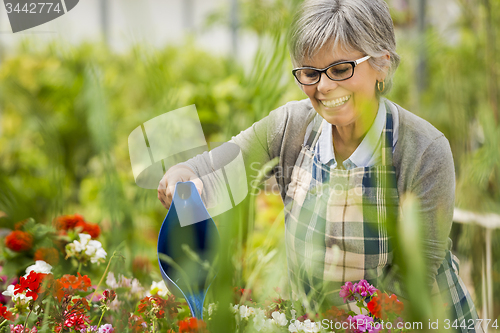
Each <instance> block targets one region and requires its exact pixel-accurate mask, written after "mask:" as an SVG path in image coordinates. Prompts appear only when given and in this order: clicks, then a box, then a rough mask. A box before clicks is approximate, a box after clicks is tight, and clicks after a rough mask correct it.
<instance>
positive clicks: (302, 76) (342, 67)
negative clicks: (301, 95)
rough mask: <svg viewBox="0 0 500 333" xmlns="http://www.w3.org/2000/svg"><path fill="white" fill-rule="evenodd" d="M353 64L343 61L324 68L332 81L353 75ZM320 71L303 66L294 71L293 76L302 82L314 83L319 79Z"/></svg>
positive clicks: (345, 78)
mask: <svg viewBox="0 0 500 333" xmlns="http://www.w3.org/2000/svg"><path fill="white" fill-rule="evenodd" d="M353 72H354V66H352V64H351V63H344V64H338V65H335V66H332V67H330V68H328V69H327V70H326V75H327V76H328V77H329V78H330V79H331V80H334V81H341V80H347V79H348V78H350V77H351V76H352V75H353ZM320 76H321V73H320V72H319V71H317V70H316V69H312V68H303V69H299V70H298V71H296V72H295V77H296V78H297V80H299V82H300V83H302V84H314V83H316V82H318V81H319V80H320Z"/></svg>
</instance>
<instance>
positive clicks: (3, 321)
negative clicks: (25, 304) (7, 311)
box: [0, 319, 7, 327]
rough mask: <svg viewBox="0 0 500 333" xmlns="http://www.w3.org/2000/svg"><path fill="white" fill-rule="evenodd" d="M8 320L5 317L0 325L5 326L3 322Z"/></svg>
mask: <svg viewBox="0 0 500 333" xmlns="http://www.w3.org/2000/svg"><path fill="white" fill-rule="evenodd" d="M6 322H7V319H4V320H3V321H2V323H1V324H0V327H2V326H3V324H5V323H6Z"/></svg>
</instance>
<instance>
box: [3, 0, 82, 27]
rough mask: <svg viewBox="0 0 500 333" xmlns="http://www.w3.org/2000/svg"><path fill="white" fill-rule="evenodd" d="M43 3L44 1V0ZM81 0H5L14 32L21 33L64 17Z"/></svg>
mask: <svg viewBox="0 0 500 333" xmlns="http://www.w3.org/2000/svg"><path fill="white" fill-rule="evenodd" d="M42 1H43V0H42ZM78 2H79V0H45V1H44V2H38V1H33V0H4V4H5V9H6V10H7V16H8V17H9V21H10V26H11V27H12V32H14V33H15V32H19V31H23V30H27V29H31V28H33V27H36V26H39V25H41V24H44V23H47V22H49V21H52V20H54V19H56V18H58V17H59V16H63V15H64V14H66V13H67V12H69V11H70V10H72V9H73V8H75V6H76V5H77V4H78Z"/></svg>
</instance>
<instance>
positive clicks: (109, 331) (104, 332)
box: [99, 324, 115, 333]
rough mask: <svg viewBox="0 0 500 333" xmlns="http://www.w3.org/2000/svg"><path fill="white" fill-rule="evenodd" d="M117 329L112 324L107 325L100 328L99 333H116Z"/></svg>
mask: <svg viewBox="0 0 500 333" xmlns="http://www.w3.org/2000/svg"><path fill="white" fill-rule="evenodd" d="M114 332H115V329H114V328H113V326H112V325H111V324H105V325H102V326H101V327H99V333H114Z"/></svg>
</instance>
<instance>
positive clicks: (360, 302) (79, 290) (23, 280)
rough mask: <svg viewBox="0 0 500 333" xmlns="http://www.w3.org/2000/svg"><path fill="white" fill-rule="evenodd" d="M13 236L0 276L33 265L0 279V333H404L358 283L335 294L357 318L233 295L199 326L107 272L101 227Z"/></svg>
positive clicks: (60, 225)
mask: <svg viewBox="0 0 500 333" xmlns="http://www.w3.org/2000/svg"><path fill="white" fill-rule="evenodd" d="M15 229H16V230H13V231H11V232H10V233H9V234H8V235H7V236H6V237H5V247H6V249H5V251H4V252H5V253H4V256H3V257H4V259H3V261H2V264H3V265H4V271H5V272H6V273H9V272H12V271H13V269H14V267H17V269H19V267H18V266H17V265H13V264H12V263H13V262H14V263H16V262H23V260H22V259H23V258H24V259H27V260H28V259H29V260H31V262H33V261H34V260H35V259H36V262H35V263H34V264H32V265H29V266H28V267H26V269H25V270H24V274H23V273H20V274H18V275H21V274H23V275H22V276H19V279H17V276H18V275H16V276H4V277H3V280H4V281H5V282H6V287H5V291H3V293H2V295H3V296H4V299H3V304H4V305H0V332H1V331H3V332H9V331H10V332H23V333H25V332H30V333H33V332H57V333H59V332H100V333H102V332H168V333H174V332H179V333H181V332H216V328H215V327H217V325H216V324H217V320H220V318H222V317H221V315H223V314H224V313H227V314H228V316H229V317H228V318H229V319H228V325H227V326H228V327H229V331H237V332H256V331H258V332H382V331H384V332H385V331H390V332H401V331H404V330H403V329H400V328H402V327H403V325H402V324H403V323H404V322H403V317H404V316H403V310H404V306H403V303H401V302H400V301H399V300H398V299H397V297H396V296H395V295H390V296H389V295H387V294H385V293H382V292H380V291H378V290H377V289H376V288H374V287H373V286H371V285H370V284H368V283H367V282H366V281H364V280H361V281H359V282H357V283H351V282H347V283H346V284H345V285H344V286H343V287H342V289H341V291H340V293H339V297H341V298H343V299H344V302H347V301H349V302H356V303H355V304H356V305H357V307H358V308H359V313H358V314H357V313H354V312H352V311H349V312H347V311H345V310H343V309H338V308H336V307H332V308H331V309H329V310H328V311H326V312H324V313H318V314H311V313H306V312H305V311H304V308H303V307H302V306H301V305H300V302H292V301H290V300H287V299H284V298H282V297H281V295H279V290H278V289H276V291H277V293H278V297H277V298H274V299H268V300H267V301H265V302H264V303H257V302H254V301H253V300H252V294H251V291H250V290H245V289H241V288H234V304H226V305H222V304H219V303H218V302H216V303H209V302H207V303H206V307H205V309H204V318H205V320H204V321H203V320H199V319H196V318H192V317H191V315H190V311H189V308H188V306H187V304H186V302H185V301H183V300H178V299H176V298H175V296H174V295H172V294H171V293H170V292H169V291H168V290H167V287H166V286H165V283H164V282H163V281H160V282H153V283H152V285H151V286H150V287H149V288H145V287H144V286H143V285H142V284H141V283H140V282H139V281H138V280H137V279H135V278H128V277H125V276H123V275H117V276H115V273H114V272H110V271H109V268H110V263H111V262H112V260H114V259H116V258H118V257H119V254H117V253H114V254H113V255H112V256H110V257H109V256H108V254H107V253H106V251H105V250H104V248H103V247H102V244H101V243H100V242H99V241H98V240H97V238H98V237H99V235H100V229H99V227H98V226H97V225H95V224H92V223H88V222H86V221H85V220H84V219H83V217H82V216H80V215H72V216H62V217H60V218H58V219H57V220H56V221H55V224H54V226H53V227H46V226H41V225H38V224H36V223H35V222H34V221H33V220H27V221H23V222H21V223H18V224H16V227H15ZM49 245H50V246H49ZM106 260H107V262H108V263H107V265H106V268H105V269H104V272H103V274H102V276H101V277H100V279H94V280H92V279H91V278H90V277H89V275H88V274H85V275H83V272H84V270H86V269H87V267H92V265H94V266H95V265H100V264H101V263H104V262H106ZM68 263H69V264H70V265H71V266H70V267H73V269H74V268H76V267H77V272H76V274H60V273H57V272H56V271H57V269H55V268H60V267H64V265H68ZM52 265H59V266H52ZM5 272H3V273H2V274H4V273H5ZM59 272H61V270H59ZM215 301H216V300H215ZM388 329H389V330H388Z"/></svg>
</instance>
